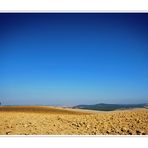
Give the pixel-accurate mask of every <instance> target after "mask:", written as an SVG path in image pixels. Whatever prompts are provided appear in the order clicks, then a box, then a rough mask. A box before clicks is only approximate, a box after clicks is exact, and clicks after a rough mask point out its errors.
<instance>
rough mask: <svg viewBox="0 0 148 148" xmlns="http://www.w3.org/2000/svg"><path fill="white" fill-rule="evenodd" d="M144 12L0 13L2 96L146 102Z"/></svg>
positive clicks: (27, 101) (50, 101)
mask: <svg viewBox="0 0 148 148" xmlns="http://www.w3.org/2000/svg"><path fill="white" fill-rule="evenodd" d="M147 26H148V14H142V13H140V14H136V13H135V14H132V13H130V14H128V13H123V14H121V13H120V14H119V13H118V14H117V13H113V14H111V13H110V14H108V13H98V14H95V13H90V14H88V13H85V14H83V13H81V14H79V13H73V14H72V13H71V14H70V13H63V14H62V13H61V14H59V13H48V14H45V13H40V14H39V13H35V14H29V13H26V14H23V13H22V14H21V13H20V14H19V13H16V14H9V13H7V14H5V13H1V14H0V100H1V101H2V103H3V104H10V105H14V104H18V105H37V104H41V105H66V106H67V105H70V106H71V105H77V104H95V103H102V102H104V103H126V104H128V103H148V27H147Z"/></svg>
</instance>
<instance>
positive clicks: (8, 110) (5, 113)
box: [0, 106, 148, 135]
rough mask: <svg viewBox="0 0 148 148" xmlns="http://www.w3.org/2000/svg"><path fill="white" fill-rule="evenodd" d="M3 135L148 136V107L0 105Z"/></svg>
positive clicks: (0, 127)
mask: <svg viewBox="0 0 148 148" xmlns="http://www.w3.org/2000/svg"><path fill="white" fill-rule="evenodd" d="M0 135H148V109H133V110H125V111H113V112H95V111H94V112H93V111H83V110H80V109H79V110H76V109H65V108H57V107H39V106H24V107H22V106H21V107H0Z"/></svg>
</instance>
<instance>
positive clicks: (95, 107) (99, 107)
mask: <svg viewBox="0 0 148 148" xmlns="http://www.w3.org/2000/svg"><path fill="white" fill-rule="evenodd" d="M73 108H77V109H89V110H98V111H113V110H118V109H120V110H124V109H132V108H148V104H147V103H143V104H105V103H99V104H93V105H77V106H74V107H73Z"/></svg>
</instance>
